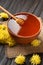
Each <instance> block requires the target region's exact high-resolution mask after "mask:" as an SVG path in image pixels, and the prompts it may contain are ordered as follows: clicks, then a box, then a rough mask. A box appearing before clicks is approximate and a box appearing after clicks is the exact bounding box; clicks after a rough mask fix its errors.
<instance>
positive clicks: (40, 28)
mask: <svg viewBox="0 0 43 65" xmlns="http://www.w3.org/2000/svg"><path fill="white" fill-rule="evenodd" d="M20 13H23V14H24V13H26V14H29V15H32V16H34V17H35V18H36V19H37V20H38V22H39V23H40V28H39V30H38V31H37V32H36V33H35V34H33V35H31V36H21V35H16V34H14V33H13V32H12V31H11V30H10V29H9V27H8V22H9V21H8V22H7V27H8V30H10V31H11V32H12V33H13V36H16V37H19V38H32V37H35V36H37V35H38V34H39V33H40V31H41V28H42V23H41V21H40V19H39V18H38V17H37V16H36V15H34V14H32V13H28V12H19V13H16V14H15V16H16V15H17V14H20Z"/></svg>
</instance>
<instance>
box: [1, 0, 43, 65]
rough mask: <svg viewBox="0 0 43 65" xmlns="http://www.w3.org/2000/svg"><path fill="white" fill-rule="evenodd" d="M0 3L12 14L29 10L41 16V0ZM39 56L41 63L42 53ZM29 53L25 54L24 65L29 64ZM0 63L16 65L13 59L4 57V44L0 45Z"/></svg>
mask: <svg viewBox="0 0 43 65" xmlns="http://www.w3.org/2000/svg"><path fill="white" fill-rule="evenodd" d="M0 5H1V6H3V7H4V8H6V9H7V10H8V11H9V12H11V13H12V14H15V13H18V12H30V13H33V14H35V15H37V16H40V17H41V18H43V0H0ZM0 11H1V10H0ZM39 55H40V56H41V59H42V62H41V64H40V65H43V53H42V54H39ZM30 57H31V55H28V56H26V63H25V64H24V65H31V64H30V63H29V58H30ZM0 65H16V63H14V62H13V59H9V58H6V56H5V46H2V45H0Z"/></svg>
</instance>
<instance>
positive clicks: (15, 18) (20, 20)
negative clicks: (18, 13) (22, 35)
mask: <svg viewBox="0 0 43 65" xmlns="http://www.w3.org/2000/svg"><path fill="white" fill-rule="evenodd" d="M0 9H2V10H3V11H4V12H6V13H7V14H8V15H9V16H11V17H12V18H13V19H14V20H16V22H17V23H18V24H20V25H22V24H23V23H24V20H23V19H21V18H17V17H15V16H14V15H12V14H11V13H10V12H9V11H7V10H6V9H5V8H3V7H2V6H0Z"/></svg>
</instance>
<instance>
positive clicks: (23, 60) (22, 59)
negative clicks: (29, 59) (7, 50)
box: [14, 54, 25, 64]
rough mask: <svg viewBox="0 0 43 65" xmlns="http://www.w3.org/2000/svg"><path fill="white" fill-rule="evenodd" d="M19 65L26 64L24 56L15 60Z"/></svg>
mask: <svg viewBox="0 0 43 65" xmlns="http://www.w3.org/2000/svg"><path fill="white" fill-rule="evenodd" d="M14 61H15V62H16V63H17V64H24V62H25V56H23V55H21V54H20V55H19V56H17V57H16V58H15V60H14Z"/></svg>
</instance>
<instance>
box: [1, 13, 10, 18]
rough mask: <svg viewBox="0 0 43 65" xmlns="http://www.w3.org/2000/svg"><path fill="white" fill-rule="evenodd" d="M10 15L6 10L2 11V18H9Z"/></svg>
mask: <svg viewBox="0 0 43 65" xmlns="http://www.w3.org/2000/svg"><path fill="white" fill-rule="evenodd" d="M8 17H9V16H8V14H7V13H5V12H1V13H0V18H8Z"/></svg>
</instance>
